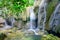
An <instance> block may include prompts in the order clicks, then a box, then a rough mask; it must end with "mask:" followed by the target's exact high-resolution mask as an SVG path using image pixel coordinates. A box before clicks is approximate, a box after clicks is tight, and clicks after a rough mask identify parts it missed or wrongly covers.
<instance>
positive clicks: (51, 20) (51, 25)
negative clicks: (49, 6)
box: [49, 4, 60, 28]
mask: <svg viewBox="0 0 60 40" xmlns="http://www.w3.org/2000/svg"><path fill="white" fill-rule="evenodd" d="M59 7H60V4H58V5H57V7H56V8H55V11H54V12H53V14H52V15H51V18H50V22H49V23H50V24H49V25H50V27H51V28H53V25H56V26H57V24H58V23H54V24H53V21H54V19H56V18H57V17H56V15H57V14H58V13H57V12H58V9H59Z"/></svg>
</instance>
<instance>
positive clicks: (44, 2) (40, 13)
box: [38, 0, 47, 31]
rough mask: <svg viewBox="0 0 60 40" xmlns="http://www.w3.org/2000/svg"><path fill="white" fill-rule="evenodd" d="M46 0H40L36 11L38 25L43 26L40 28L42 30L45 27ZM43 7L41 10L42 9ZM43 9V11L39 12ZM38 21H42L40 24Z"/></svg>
mask: <svg viewBox="0 0 60 40" xmlns="http://www.w3.org/2000/svg"><path fill="white" fill-rule="evenodd" d="M46 5H47V3H46V1H45V0H42V1H41V3H40V5H39V12H38V27H41V26H42V27H43V28H42V31H44V29H45V22H46ZM42 8H43V10H42ZM41 11H43V12H41ZM43 16H44V18H43V21H41V19H42V17H43ZM40 22H42V25H41V24H40Z"/></svg>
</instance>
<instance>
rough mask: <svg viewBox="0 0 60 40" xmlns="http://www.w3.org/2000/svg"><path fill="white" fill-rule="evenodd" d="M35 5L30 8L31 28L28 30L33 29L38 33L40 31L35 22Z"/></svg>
mask: <svg viewBox="0 0 60 40" xmlns="http://www.w3.org/2000/svg"><path fill="white" fill-rule="evenodd" d="M33 9H34V8H33V7H32V8H30V29H29V30H28V31H33V32H34V33H35V35H38V33H37V32H36V30H37V29H36V26H35V25H36V23H35V20H36V16H35V13H34V11H33Z"/></svg>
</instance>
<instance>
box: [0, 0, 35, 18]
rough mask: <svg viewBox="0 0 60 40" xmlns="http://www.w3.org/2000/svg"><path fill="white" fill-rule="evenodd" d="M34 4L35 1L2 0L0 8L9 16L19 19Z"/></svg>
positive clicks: (0, 0)
mask: <svg viewBox="0 0 60 40" xmlns="http://www.w3.org/2000/svg"><path fill="white" fill-rule="evenodd" d="M33 3H34V0H0V8H1V9H2V10H3V13H4V14H6V15H7V16H9V15H10V14H12V15H13V16H14V17H15V18H16V17H17V18H18V16H20V15H21V13H22V12H23V11H24V10H25V8H26V7H28V6H31V5H33ZM4 9H5V10H4ZM5 17H6V16H5Z"/></svg>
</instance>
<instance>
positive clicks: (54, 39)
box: [42, 34, 59, 40]
mask: <svg viewBox="0 0 60 40" xmlns="http://www.w3.org/2000/svg"><path fill="white" fill-rule="evenodd" d="M42 40H59V38H58V37H56V36H53V35H52V34H49V35H46V36H43V37H42Z"/></svg>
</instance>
